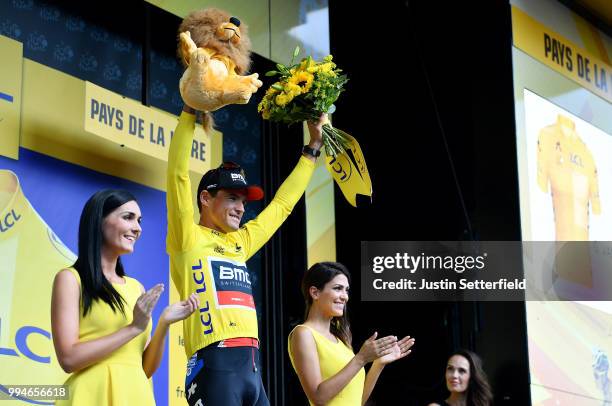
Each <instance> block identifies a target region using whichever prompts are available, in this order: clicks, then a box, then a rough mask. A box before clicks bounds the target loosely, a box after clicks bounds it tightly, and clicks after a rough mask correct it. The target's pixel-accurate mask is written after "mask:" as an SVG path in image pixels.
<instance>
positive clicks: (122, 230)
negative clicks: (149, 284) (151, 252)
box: [51, 190, 199, 405]
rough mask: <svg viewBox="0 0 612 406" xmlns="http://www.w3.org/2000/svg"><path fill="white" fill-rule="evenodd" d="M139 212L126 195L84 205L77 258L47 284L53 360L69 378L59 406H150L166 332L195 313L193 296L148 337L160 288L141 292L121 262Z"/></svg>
mask: <svg viewBox="0 0 612 406" xmlns="http://www.w3.org/2000/svg"><path fill="white" fill-rule="evenodd" d="M140 222H141V213H140V208H139V207H138V203H137V202H136V199H135V198H134V196H132V194H130V193H129V192H127V191H123V190H102V191H99V192H97V193H96V194H94V195H93V196H92V197H91V198H90V199H89V200H88V201H87V203H86V204H85V207H84V209H83V212H82V213H81V219H80V223H79V241H78V245H79V247H78V248H79V256H78V258H77V260H76V262H75V264H74V266H73V267H72V268H69V269H64V270H62V271H60V272H59V273H58V274H57V275H56V277H55V281H54V284H53V294H52V300H51V328H52V332H53V344H54V346H55V352H56V354H57V358H58V361H59V363H60V365H61V367H62V368H63V369H64V371H66V372H68V373H72V375H71V376H70V377H69V378H68V380H67V381H66V385H68V392H69V396H70V399H69V400H64V401H58V402H57V405H94V404H95V405H111V404H112V405H135V404H138V405H154V404H155V400H154V398H153V391H152V386H151V383H150V381H149V379H148V378H150V377H151V376H152V375H153V373H154V372H155V370H156V369H157V368H158V367H159V364H160V362H161V358H162V356H163V352H164V343H165V340H166V335H167V332H168V326H169V325H170V324H171V323H173V322H175V321H178V320H182V319H184V318H186V317H187V316H189V315H190V314H191V313H193V311H194V310H195V309H197V308H198V307H199V303H198V299H197V297H196V296H195V295H192V296H190V297H189V298H188V299H187V300H185V301H183V302H178V303H175V304H173V305H170V306H168V307H167V308H166V309H164V311H163V313H162V315H161V317H160V319H159V322H158V325H157V329H156V331H155V334H154V335H153V338H151V337H150V332H151V324H152V323H151V313H152V311H153V308H154V307H155V304H156V303H157V301H158V299H159V297H160V295H161V293H162V292H163V285H162V284H158V285H156V286H154V287H153V288H152V289H150V290H149V291H147V292H145V291H144V288H143V287H142V285H141V284H140V283H139V282H138V281H137V280H136V279H133V278H130V277H128V276H126V274H125V271H124V269H123V265H122V264H121V258H120V256H121V255H123V254H128V253H131V252H133V250H134V244H135V243H136V240H138V238H139V237H140V234H141V231H142V229H141V227H140Z"/></svg>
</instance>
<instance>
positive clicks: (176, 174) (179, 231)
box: [166, 111, 196, 252]
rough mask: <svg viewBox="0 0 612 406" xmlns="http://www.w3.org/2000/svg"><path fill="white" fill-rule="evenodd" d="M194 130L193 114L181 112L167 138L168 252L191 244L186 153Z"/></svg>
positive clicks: (186, 247) (187, 158)
mask: <svg viewBox="0 0 612 406" xmlns="http://www.w3.org/2000/svg"><path fill="white" fill-rule="evenodd" d="M194 131H195V115H193V114H189V113H186V112H184V111H183V112H182V113H181V115H180V117H179V122H178V125H177V127H176V130H175V131H174V136H173V137H172V141H171V142H170V151H169V153H168V169H167V180H166V206H167V210H168V236H167V237H166V250H167V251H168V252H171V251H173V252H181V251H186V250H188V249H189V248H190V247H192V246H193V244H194V242H195V238H196V237H195V236H196V229H195V228H196V226H195V224H194V222H193V203H192V200H191V199H192V197H191V181H190V179H189V157H190V153H191V144H192V142H193V134H194Z"/></svg>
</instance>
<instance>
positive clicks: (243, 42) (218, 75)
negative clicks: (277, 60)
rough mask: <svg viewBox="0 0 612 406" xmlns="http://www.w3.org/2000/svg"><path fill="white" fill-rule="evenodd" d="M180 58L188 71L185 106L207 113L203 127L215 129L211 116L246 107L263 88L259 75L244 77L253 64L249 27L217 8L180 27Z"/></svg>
mask: <svg viewBox="0 0 612 406" xmlns="http://www.w3.org/2000/svg"><path fill="white" fill-rule="evenodd" d="M178 54H179V58H180V60H181V62H182V63H183V65H184V66H185V67H186V70H185V73H184V74H183V77H182V78H181V81H180V84H179V88H180V91H181V96H182V97H183V101H185V103H186V104H187V105H188V106H190V107H192V108H194V109H196V110H200V111H202V112H205V113H206V114H205V117H204V127H205V128H207V129H210V128H212V115H211V114H210V112H212V111H215V110H218V109H220V108H221V107H223V106H226V105H228V104H246V103H248V102H249V100H250V98H251V95H252V94H253V93H255V92H256V91H257V89H258V88H259V87H261V85H262V82H261V81H260V80H259V79H258V77H259V76H258V74H257V73H253V74H251V75H246V76H242V75H244V74H245V73H246V72H247V71H248V70H249V67H250V64H251V56H250V55H251V41H250V39H249V37H248V35H247V27H246V26H245V24H242V23H241V22H240V20H238V18H236V17H232V16H231V15H230V14H229V13H227V12H225V11H223V10H219V9H216V8H207V9H203V10H198V11H194V12H192V13H190V14H189V15H188V16H187V17H185V19H184V20H183V22H182V23H181V25H180V27H179V47H178Z"/></svg>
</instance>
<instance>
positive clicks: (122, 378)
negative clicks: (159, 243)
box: [56, 268, 155, 406]
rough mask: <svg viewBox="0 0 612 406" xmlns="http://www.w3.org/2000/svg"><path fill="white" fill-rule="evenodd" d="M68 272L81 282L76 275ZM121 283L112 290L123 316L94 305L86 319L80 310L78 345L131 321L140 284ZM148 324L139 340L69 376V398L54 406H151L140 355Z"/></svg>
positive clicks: (149, 387)
mask: <svg viewBox="0 0 612 406" xmlns="http://www.w3.org/2000/svg"><path fill="white" fill-rule="evenodd" d="M69 270H70V272H72V274H73V275H74V276H75V277H76V278H77V281H78V282H79V285H80V284H81V280H80V278H79V274H78V272H77V271H76V270H75V269H73V268H70V269H69ZM124 280H125V283H124V284H118V283H113V287H114V288H115V289H116V290H117V292H119V293H120V294H121V296H123V298H124V299H125V302H126V303H125V305H124V307H125V316H124V315H123V314H122V313H121V311H118V310H117V311H116V312H113V311H112V310H111V308H110V306H109V305H108V304H106V303H105V302H102V301H99V300H97V301H94V302H93V303H92V306H91V309H90V311H89V312H88V313H87V316H85V317H83V308H82V306H81V307H80V318H79V341H89V340H93V339H96V338H99V337H103V336H106V335H109V334H112V333H114V332H115V331H117V330H119V329H121V328H123V327H125V326H127V325H129V324H130V323H131V322H132V318H133V309H134V305H135V304H136V300H137V299H138V297H139V296H140V295H141V294H142V292H141V287H140V286H141V285H140V283H139V282H138V281H137V280H136V279H133V278H129V277H127V276H125V277H124ZM151 326H152V323H151V322H149V325H148V326H147V329H146V330H145V331H143V332H142V333H141V334H140V335H139V336H137V337H135V338H133V339H132V340H130V341H129V342H127V343H126V344H124V345H123V346H121V347H120V348H119V349H117V350H116V351H115V352H113V353H112V354H110V355H109V356H108V357H106V358H104V359H103V360H101V361H98V362H96V363H95V364H93V365H91V366H89V367H87V368H85V369H82V370H80V371H78V372H75V373H73V374H72V375H70V377H69V378H68V380H67V381H66V383H65V384H66V385H67V386H68V393H69V396H70V398H69V399H68V400H62V401H58V402H57V403H56V405H58V406H67V405H100V406H104V405H109V406H111V405H112V406H123V405H125V406H128V405H138V406H141V405H143V406H149V405H150V406H155V399H154V397H153V387H152V384H151V381H150V380H149V379H148V378H147V376H146V375H145V372H144V369H143V368H142V354H143V352H144V349H145V345H146V343H147V339H148V338H149V335H150V333H151Z"/></svg>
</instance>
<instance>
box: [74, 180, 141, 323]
mask: <svg viewBox="0 0 612 406" xmlns="http://www.w3.org/2000/svg"><path fill="white" fill-rule="evenodd" d="M132 200H133V201H136V198H135V197H134V196H133V195H132V194H131V193H130V192H128V191H125V190H115V189H105V190H100V191H99V192H96V193H95V194H94V195H93V196H92V197H90V198H89V200H88V201H87V203H85V207H84V208H83V212H82V213H81V220H80V222H79V256H78V258H77V260H76V262H75V263H74V265H73V267H74V268H75V269H76V270H77V272H78V273H79V276H80V277H81V303H82V305H83V316H86V315H87V312H89V310H90V309H91V305H92V303H93V301H94V300H98V299H99V300H102V301H103V302H105V303H107V304H108V305H109V306H110V307H111V309H112V310H113V312H115V311H116V309H119V310H120V311H121V313H123V314H124V315H125V310H124V307H123V304H124V302H125V300H124V299H123V297H122V296H121V294H119V292H117V291H116V290H115V288H113V285H112V284H111V283H110V282H109V281H108V280H107V279H106V277H105V276H104V273H103V272H102V259H101V255H100V248H101V247H102V244H103V243H104V235H103V234H102V224H103V222H104V219H105V218H106V216H108V214H109V213H111V212H112V211H114V210H115V209H116V208H117V207H119V206H122V205H124V204H125V203H127V202H130V201H132ZM115 271H116V272H117V275H119V276H124V275H125V271H124V269H123V264H121V258H117V265H116V268H115Z"/></svg>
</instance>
